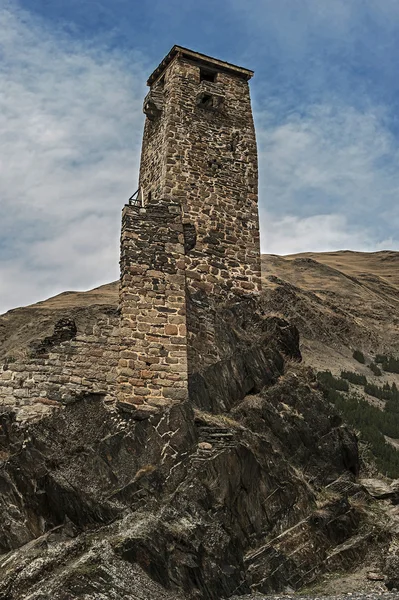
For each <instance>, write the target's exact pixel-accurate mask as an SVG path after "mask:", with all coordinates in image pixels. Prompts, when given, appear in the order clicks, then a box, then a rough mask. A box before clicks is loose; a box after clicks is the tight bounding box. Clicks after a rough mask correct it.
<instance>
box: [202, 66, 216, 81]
mask: <svg viewBox="0 0 399 600" xmlns="http://www.w3.org/2000/svg"><path fill="white" fill-rule="evenodd" d="M216 75H217V73H216V71H208V69H200V81H211V82H212V83H215V81H216Z"/></svg>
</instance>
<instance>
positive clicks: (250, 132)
mask: <svg viewBox="0 0 399 600" xmlns="http://www.w3.org/2000/svg"><path fill="white" fill-rule="evenodd" d="M252 75H253V72H252V71H249V70H247V69H243V68H241V67H237V66H235V65H231V64H229V63H226V62H223V61H220V60H217V59H215V58H210V57H208V56H205V55H203V54H198V53H197V52H193V51H191V50H187V49H186V48H181V47H180V46H174V47H173V48H172V50H171V51H170V52H169V54H168V55H167V56H166V57H165V58H164V60H163V61H162V62H161V64H160V65H159V66H158V67H157V69H156V70H155V71H154V72H153V73H152V75H151V76H150V78H149V79H148V85H149V87H150V91H149V93H148V95H147V97H146V98H145V100H144V113H145V114H146V122H145V127H144V138H143V146H142V154H141V165H140V177H139V191H138V194H137V196H136V198H135V199H134V200H132V201H131V202H130V203H129V204H128V205H126V206H125V208H124V210H123V216H122V238H121V296H120V306H121V313H122V342H121V344H122V348H121V358H120V365H119V377H118V397H119V401H120V402H123V403H130V404H133V405H135V407H136V408H137V409H139V413H140V414H142V415H143V416H144V415H145V414H146V413H151V412H154V411H156V410H157V409H158V407H160V406H164V405H170V404H171V403H175V402H180V401H183V400H185V399H186V398H187V384H188V375H187V322H186V299H187V296H188V295H189V296H190V298H195V297H196V296H197V295H198V294H199V295H201V294H204V293H205V294H207V295H208V296H209V295H212V296H223V297H224V298H231V297H234V296H235V295H246V294H249V293H250V294H252V293H256V292H259V291H260V285H261V270H260V246H259V221H258V195H257V192H258V190H257V186H258V169H257V151H256V139H255V130H254V124H253V118H252V111H251V102H250V95H249V86H248V81H249V79H250V78H251V77H252ZM189 322H190V320H189ZM189 333H190V332H189Z"/></svg>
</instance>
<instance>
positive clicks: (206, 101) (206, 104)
mask: <svg viewBox="0 0 399 600" xmlns="http://www.w3.org/2000/svg"><path fill="white" fill-rule="evenodd" d="M197 104H198V106H200V107H201V108H212V107H213V98H212V96H211V95H210V94H201V95H200V96H199V98H198V100H197Z"/></svg>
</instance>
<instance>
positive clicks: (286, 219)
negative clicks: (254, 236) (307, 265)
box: [262, 214, 377, 254]
mask: <svg viewBox="0 0 399 600" xmlns="http://www.w3.org/2000/svg"><path fill="white" fill-rule="evenodd" d="M368 233H369V232H368V231H367V230H365V229H361V228H351V227H350V226H349V225H348V223H347V221H346V218H345V217H344V216H343V215H313V216H311V217H304V218H301V217H298V216H294V215H287V216H283V217H281V218H278V217H276V216H275V215H268V214H266V215H264V216H263V218H262V251H263V252H267V253H268V254H296V253H297V252H306V251H309V252H327V251H329V250H339V249H347V248H356V249H357V250H360V251H361V250H363V251H372V250H376V249H377V248H375V247H373V246H372V245H371V244H370V242H369V235H368Z"/></svg>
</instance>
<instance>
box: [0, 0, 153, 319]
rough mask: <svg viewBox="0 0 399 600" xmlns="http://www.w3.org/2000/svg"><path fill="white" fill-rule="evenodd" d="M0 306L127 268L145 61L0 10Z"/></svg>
mask: <svg viewBox="0 0 399 600" xmlns="http://www.w3.org/2000/svg"><path fill="white" fill-rule="evenodd" d="M0 20H1V27H0V31H1V33H0V54H1V55H2V63H1V65H0V77H1V80H2V83H1V90H2V92H1V94H0V137H1V140H2V144H1V153H0V202H1V213H2V218H1V222H0V236H1V243H0V249H1V254H0V281H1V297H0V312H2V311H4V310H6V309H8V308H11V307H13V306H18V305H21V304H26V303H30V302H33V301H36V300H40V299H42V298H44V297H46V296H48V295H52V294H54V293H57V292H61V291H63V290H65V289H76V288H80V289H82V288H83V289H87V288H89V287H91V286H95V285H97V284H99V283H102V282H107V281H110V280H113V279H116V278H117V277H118V239H119V226H120V223H119V219H120V211H121V208H122V206H123V204H124V202H125V201H126V200H127V198H128V197H129V195H130V194H131V193H132V192H133V191H134V189H133V188H134V185H135V182H136V181H137V170H138V155H139V149H140V143H141V135H142V111H141V103H142V98H143V95H144V82H145V74H146V71H147V68H146V65H145V64H144V63H145V61H144V59H143V58H142V57H141V56H140V55H135V54H133V53H130V54H129V56H127V57H124V56H122V55H121V54H118V53H115V52H110V51H108V52H105V51H102V50H101V48H98V47H97V48H96V47H94V46H93V45H91V46H89V44H86V45H85V44H84V43H82V42H80V43H79V42H76V41H75V42H73V41H72V40H71V39H69V38H68V37H66V36H65V35H64V34H62V32H60V31H54V32H52V33H50V32H49V31H48V30H46V28H45V27H44V26H43V25H42V24H40V22H35V21H33V18H32V17H31V16H30V15H28V14H27V13H24V12H22V11H16V10H15V9H14V10H11V9H10V8H8V9H7V8H3V9H1V10H0Z"/></svg>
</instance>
